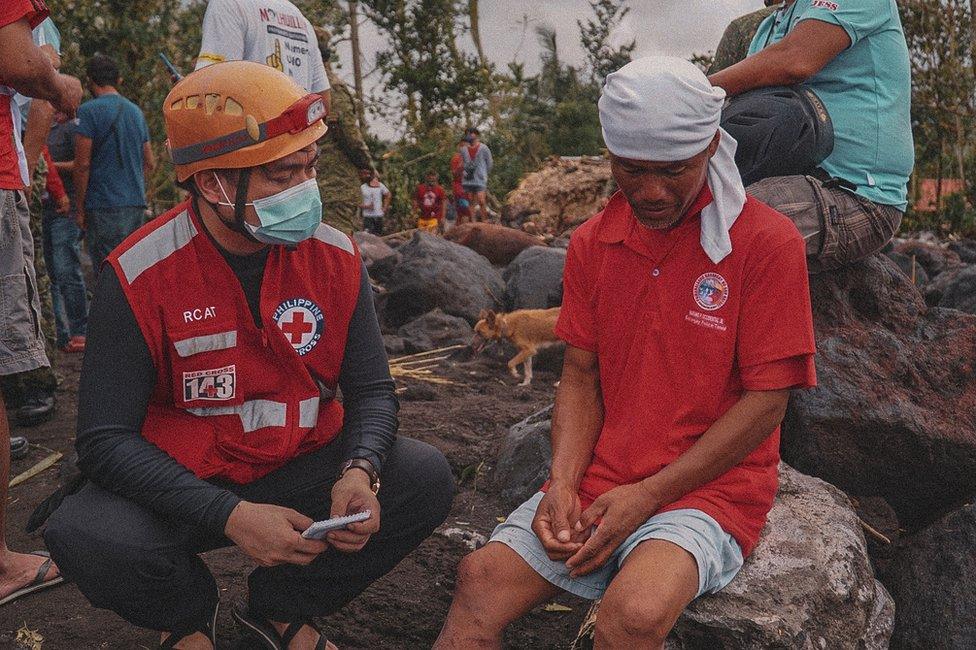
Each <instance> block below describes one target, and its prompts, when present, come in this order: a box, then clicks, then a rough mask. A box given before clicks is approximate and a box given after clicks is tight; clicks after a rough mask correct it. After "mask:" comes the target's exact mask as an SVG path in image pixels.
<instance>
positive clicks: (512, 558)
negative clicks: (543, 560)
mask: <svg viewBox="0 0 976 650" xmlns="http://www.w3.org/2000/svg"><path fill="white" fill-rule="evenodd" d="M557 593H559V588H558V587H556V586H554V585H553V584H551V583H550V582H548V581H547V580H546V579H545V578H543V577H542V576H540V575H539V574H538V573H536V572H535V571H534V570H533V569H532V567H530V566H529V565H528V564H527V563H526V562H525V560H523V559H522V557H521V556H520V555H519V554H518V553H516V552H515V551H513V550H512V549H510V548H509V547H507V546H505V545H504V544H502V543H500V542H489V543H488V544H487V545H486V546H485V547H484V548H481V549H478V550H477V551H475V552H474V553H472V554H470V555H468V556H467V557H465V558H464V559H463V560H461V564H460V565H459V566H458V576H457V584H456V585H455V588H454V601H453V602H452V603H451V609H450V611H449V612H448V613H447V621H445V622H444V628H443V629H442V630H441V634H440V636H439V637H437V641H436V642H435V643H434V648H435V650H449V649H457V650H468V649H469V648H501V647H502V633H503V632H504V631H505V628H506V627H507V626H508V624H509V623H511V622H512V621H514V620H515V619H517V618H519V617H520V616H522V615H524V614H525V613H527V612H528V611H529V610H531V609H532V608H533V607H535V606H536V605H539V604H540V603H543V602H545V601H547V600H549V599H550V598H552V597H553V596H555V595H556V594H557Z"/></svg>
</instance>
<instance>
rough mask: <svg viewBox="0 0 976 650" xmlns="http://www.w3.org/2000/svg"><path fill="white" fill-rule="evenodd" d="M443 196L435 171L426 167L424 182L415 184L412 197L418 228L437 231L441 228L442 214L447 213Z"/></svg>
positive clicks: (442, 189)
mask: <svg viewBox="0 0 976 650" xmlns="http://www.w3.org/2000/svg"><path fill="white" fill-rule="evenodd" d="M445 198H446V195H445V194H444V188H443V187H441V184H440V183H438V182H437V172H435V171H434V170H433V169H428V170H427V176H426V178H425V180H424V182H423V183H421V184H420V185H418V186H417V192H416V193H415V194H414V197H413V208H414V210H415V211H416V212H417V213H418V214H419V216H418V217H417V229H418V230H425V231H427V232H437V231H438V230H439V229H443V225H444V216H445V215H446V214H447V201H446V200H445Z"/></svg>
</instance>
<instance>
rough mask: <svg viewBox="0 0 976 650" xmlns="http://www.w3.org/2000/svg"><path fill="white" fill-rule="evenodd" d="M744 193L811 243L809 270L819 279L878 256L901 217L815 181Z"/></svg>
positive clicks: (765, 183)
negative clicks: (824, 273) (783, 217)
mask: <svg viewBox="0 0 976 650" xmlns="http://www.w3.org/2000/svg"><path fill="white" fill-rule="evenodd" d="M746 192H747V193H748V194H749V195H750V196H753V197H755V198H757V199H759V200H760V201H762V202H763V203H765V204H766V205H768V206H770V207H772V208H774V209H776V210H778V211H779V212H782V213H783V214H785V215H786V216H787V217H789V218H790V219H791V220H792V221H793V223H794V224H796V227H797V229H798V230H799V231H800V234H801V235H803V239H805V240H806V243H807V269H808V270H809V272H810V273H820V272H822V271H829V270H831V269H836V268H840V267H842V266H846V265H847V264H851V263H853V262H856V261H858V260H862V259H864V258H865V257H868V256H870V255H873V254H874V253H877V252H878V251H880V250H881V249H882V248H884V247H885V245H886V244H887V243H888V242H889V241H891V238H892V237H893V236H894V234H895V233H896V232H897V231H898V226H900V225H901V218H902V215H903V213H902V212H901V210H898V209H897V208H895V207H893V206H890V205H879V204H877V203H873V202H871V201H869V200H868V199H866V198H864V197H862V196H859V195H857V194H855V193H853V192H851V191H848V190H846V189H843V188H840V187H836V186H834V185H831V184H829V183H828V184H825V183H823V182H821V181H820V180H819V179H817V178H814V177H813V176H774V177H772V178H764V179H763V180H761V181H757V182H755V183H753V184H752V185H750V186H749V187H747V188H746Z"/></svg>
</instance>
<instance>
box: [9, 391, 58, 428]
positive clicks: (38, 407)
mask: <svg viewBox="0 0 976 650" xmlns="http://www.w3.org/2000/svg"><path fill="white" fill-rule="evenodd" d="M52 417H54V394H53V393H40V394H37V393H35V394H34V395H28V396H27V397H26V398H25V399H24V403H23V404H22V405H21V407H20V408H19V409H17V424H18V425H20V426H22V427H36V426H37V425H39V424H42V423H44V422H47V421H48V420H50V419H51V418H52Z"/></svg>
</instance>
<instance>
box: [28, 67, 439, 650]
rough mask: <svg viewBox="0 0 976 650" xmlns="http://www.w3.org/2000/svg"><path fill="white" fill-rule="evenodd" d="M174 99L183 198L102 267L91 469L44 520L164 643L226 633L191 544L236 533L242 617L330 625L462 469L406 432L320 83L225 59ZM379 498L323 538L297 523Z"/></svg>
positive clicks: (278, 628) (87, 450)
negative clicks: (326, 175)
mask: <svg viewBox="0 0 976 650" xmlns="http://www.w3.org/2000/svg"><path fill="white" fill-rule="evenodd" d="M163 113H164V117H165V121H166V130H167V134H168V136H169V148H170V153H171V156H172V158H173V162H174V163H175V164H176V173H177V179H178V181H179V182H180V184H181V185H182V186H183V187H185V188H186V189H187V190H188V191H189V192H190V198H189V199H188V200H187V201H185V202H183V203H182V204H180V205H178V206H177V207H176V208H174V209H173V210H171V211H170V212H168V213H166V214H164V215H162V216H160V217H158V218H156V219H154V220H153V221H151V222H150V223H148V224H146V225H145V226H144V227H142V228H141V229H140V230H138V231H136V232H135V233H134V234H133V235H132V236H130V237H129V238H128V239H127V240H126V241H125V242H123V243H122V245H121V246H119V248H117V249H116V250H115V251H114V252H113V253H112V254H111V255H110V256H109V257H108V260H107V262H108V266H107V267H106V272H105V273H102V274H101V275H100V277H99V280H98V287H97V290H96V292H95V298H94V301H93V304H92V310H91V316H90V325H89V334H88V343H87V346H88V347H87V354H86V355H85V363H84V367H83V369H82V377H81V388H80V397H79V402H80V403H79V428H78V441H77V448H78V453H79V467H80V468H81V469H82V472H83V473H84V475H85V476H86V477H87V478H88V479H89V482H88V483H87V484H86V485H84V487H82V488H81V489H80V490H78V491H77V492H75V493H74V494H72V495H70V496H68V497H67V498H66V499H65V500H64V502H63V503H62V504H61V506H60V507H59V508H58V509H57V510H56V511H55V513H54V514H53V515H52V517H51V521H50V523H49V525H48V527H47V531H46V533H45V540H46V541H47V543H48V545H49V547H50V548H51V550H52V554H53V556H54V557H55V558H56V560H57V562H58V564H59V566H60V567H61V569H62V571H63V572H64V574H65V575H66V576H68V577H70V579H72V580H74V581H75V582H76V583H77V584H78V587H79V588H80V589H81V591H82V592H83V593H84V594H85V595H86V596H87V597H88V598H89V599H90V600H91V601H92V603H93V604H95V605H96V606H98V607H104V608H108V609H111V610H113V611H115V612H117V613H118V614H120V615H121V616H122V617H123V618H125V619H126V620H128V621H129V622H131V623H133V624H135V625H138V626H141V627H146V628H150V629H154V630H159V631H161V632H162V641H161V643H162V647H168V648H207V649H209V648H212V647H213V643H214V638H215V634H214V625H215V621H216V612H217V604H218V595H219V592H218V590H217V585H216V582H215V581H214V578H213V576H212V575H211V574H210V572H209V571H208V570H207V568H206V566H205V565H204V563H203V562H202V561H201V560H200V558H199V557H198V554H199V553H200V552H202V551H205V550H208V549H212V548H217V547H220V546H227V545H231V544H234V545H237V546H238V547H239V548H240V549H241V550H242V551H243V552H244V553H245V554H247V555H248V556H250V557H251V559H253V560H254V561H255V562H256V563H257V564H258V565H259V567H258V568H257V569H255V570H254V571H253V572H252V573H251V575H250V576H249V579H248V587H249V590H248V591H249V594H248V599H247V601H246V602H240V603H237V604H236V605H235V606H234V609H233V616H234V618H235V619H236V620H237V621H238V622H239V623H240V624H241V625H242V626H244V628H245V629H246V630H249V631H251V632H253V633H254V635H255V636H256V638H257V639H258V640H259V641H260V642H261V643H262V644H264V646H265V647H268V648H292V649H296V648H309V649H311V648H315V649H320V648H327V647H331V644H328V643H327V641H326V639H325V635H324V634H321V633H320V631H319V630H318V629H316V628H315V627H314V625H313V623H312V619H313V617H317V616H322V615H326V614H329V613H331V612H333V611H336V610H337V609H339V608H340V607H342V606H343V605H345V604H346V603H347V602H348V601H349V600H351V599H352V598H354V597H355V596H356V595H357V594H359V593H360V592H361V591H363V590H364V589H365V588H366V587H367V586H368V585H369V584H370V583H371V582H373V581H374V580H376V579H377V578H379V577H380V576H382V575H383V574H385V573H386V572H387V571H389V570H390V569H392V568H393V566H395V565H396V564H397V562H399V560H400V559H402V558H403V557H404V556H405V555H406V554H407V553H409V552H410V551H411V550H412V549H413V548H415V547H416V546H417V545H418V544H419V543H420V542H421V541H422V540H423V539H424V538H426V537H427V536H428V535H429V534H430V533H431V532H432V531H433V529H434V528H435V527H436V526H437V525H439V524H440V523H441V522H442V521H443V520H444V518H445V517H446V516H447V512H448V510H449V508H450V503H451V497H452V495H453V479H452V475H451V471H450V468H449V467H448V465H447V462H446V461H445V459H444V457H443V455H442V454H441V453H440V452H439V451H437V450H436V449H434V448H433V447H431V446H429V445H426V444H424V443H422V442H418V441H415V440H410V439H404V438H397V437H396V429H397V416H396V413H397V408H398V405H397V401H396V397H395V395H394V384H393V381H392V379H391V378H390V373H389V367H388V365H387V360H386V355H385V352H384V349H383V342H382V339H381V336H380V331H379V327H378V325H377V322H376V315H375V313H374V311H373V306H372V299H371V293H370V288H369V283H368V278H367V275H366V270H365V268H363V265H362V262H361V260H360V256H359V253H358V251H357V249H356V246H355V244H354V243H353V241H352V240H351V239H350V238H349V237H348V236H346V235H344V234H342V233H341V232H339V231H337V230H335V229H334V228H332V227H330V226H328V225H325V224H323V223H321V217H322V213H321V199H320V197H319V190H318V187H317V185H316V182H315V163H316V159H317V157H318V153H317V147H316V141H317V140H318V139H319V138H320V137H322V135H324V133H325V131H326V127H325V125H324V124H323V122H322V117H323V115H324V114H325V107H324V105H323V100H322V98H321V96H319V95H317V94H307V93H306V91H304V90H303V89H301V88H300V87H299V86H298V85H297V84H295V83H294V82H293V81H291V80H290V79H289V78H288V77H287V76H286V75H284V74H282V73H280V72H278V71H276V70H274V69H272V68H270V67H267V66H264V65H261V64H256V63H251V62H228V63H219V64H216V65H213V66H209V67H207V68H204V69H202V70H199V71H197V72H194V73H193V74H191V75H189V76H187V77H186V78H185V79H184V80H183V81H181V82H180V83H178V84H177V85H176V86H174V88H173V90H172V91H171V92H170V94H169V96H168V97H167V98H166V100H165V104H164V106H163ZM338 388H341V389H342V397H343V400H342V404H340V403H339V402H338V401H337V400H336V393H337V389H338ZM381 476H382V482H383V489H382V490H380V489H379V488H380V477H381ZM367 510H368V511H369V512H370V513H371V514H370V515H369V518H368V519H366V520H365V521H363V522H361V523H356V524H353V525H351V526H349V527H348V528H347V529H344V530H338V531H335V532H331V533H329V534H328V536H327V537H325V538H324V539H322V540H321V541H317V540H315V539H305V538H303V537H302V532H303V531H305V530H306V529H307V528H308V527H309V526H310V525H311V524H312V523H313V521H317V520H324V519H328V518H330V517H335V516H340V515H347V514H353V513H359V512H363V511H367ZM381 513H382V520H383V524H382V526H381V525H380V514H381Z"/></svg>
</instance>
